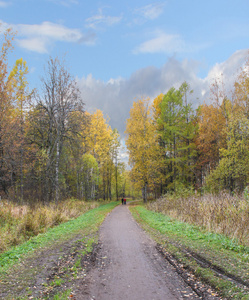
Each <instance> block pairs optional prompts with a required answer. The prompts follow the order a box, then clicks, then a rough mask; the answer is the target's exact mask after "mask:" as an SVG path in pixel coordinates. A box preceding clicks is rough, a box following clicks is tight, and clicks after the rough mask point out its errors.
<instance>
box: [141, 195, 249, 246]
mask: <svg viewBox="0 0 249 300" xmlns="http://www.w3.org/2000/svg"><path fill="white" fill-rule="evenodd" d="M146 207H147V208H148V209H149V210H152V211H155V212H161V213H163V214H166V215H168V216H170V217H172V218H175V219H178V220H180V221H183V222H187V223H190V224H194V225H198V226H201V227H204V228H205V229H207V230H208V231H210V232H215V233H221V234H224V235H226V236H228V237H230V238H232V239H237V240H238V241H239V242H240V243H241V244H243V245H246V246H249V200H248V198H247V197H245V196H244V195H242V196H237V195H230V194H229V193H225V192H223V193H220V194H219V195H213V194H206V195H204V196H198V195H193V194H192V195H191V194H187V195H185V194H171V195H167V196H165V197H162V198H160V199H158V200H156V201H152V202H149V203H148V204H147V205H146Z"/></svg>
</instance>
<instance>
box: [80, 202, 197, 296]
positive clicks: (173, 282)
mask: <svg viewBox="0 0 249 300" xmlns="http://www.w3.org/2000/svg"><path fill="white" fill-rule="evenodd" d="M100 245H101V248H100V250H99V252H98V254H97V262H96V265H95V268H93V269H92V270H91V272H90V274H89V278H88V280H87V284H86V285H85V286H84V287H82V288H80V289H79V290H78V291H77V294H76V295H75V296H76V297H75V298H76V299H95V300H122V299H125V300H140V299H141V300H158V299H160V300H161V299H162V300H175V299H200V298H199V297H198V296H197V295H196V294H195V293H194V292H193V291H192V289H191V288H190V287H189V286H187V285H186V284H185V283H184V282H183V280H182V279H181V278H180V277H179V276H178V274H177V273H176V272H175V271H174V269H173V267H172V266H171V265H170V264H169V263H167V261H165V259H164V258H163V257H162V256H161V255H160V254H159V253H158V251H157V250H156V248H155V246H156V244H155V242H154V241H152V240H151V239H150V238H149V237H148V235H146V234H145V232H144V231H143V230H142V229H141V228H140V227H139V226H138V225H137V223H136V222H135V220H134V219H133V217H132V216H131V213H130V211H129V209H128V208H127V207H126V206H121V205H120V206H118V207H116V208H115V209H114V210H113V211H112V213H111V214H110V215H109V216H108V217H107V218H106V219H105V221H104V223H103V225H102V227H101V229H100Z"/></svg>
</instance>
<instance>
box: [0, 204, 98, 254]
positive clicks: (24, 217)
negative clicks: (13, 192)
mask: <svg viewBox="0 0 249 300" xmlns="http://www.w3.org/2000/svg"><path fill="white" fill-rule="evenodd" d="M98 205H99V204H98V203H97V202H84V201H77V200H68V201H63V202H61V203H59V204H58V205H55V204H52V203H51V204H49V205H41V204H37V205H34V206H28V205H23V206H20V205H15V204H12V203H8V202H7V201H1V203H0V253H1V252H3V251H6V250H8V249H9V248H10V247H11V246H15V245H18V244H20V243H22V242H24V241H26V240H28V239H29V238H30V237H32V236H35V235H38V234H39V233H43V232H45V231H46V230H47V229H48V228H51V227H54V226H56V225H59V224H60V223H64V222H67V221H69V220H70V219H74V218H77V217H78V216H79V215H81V214H83V213H85V212H86V211H88V210H89V209H93V208H95V207H97V206H98Z"/></svg>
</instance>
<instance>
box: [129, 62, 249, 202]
mask: <svg viewBox="0 0 249 300" xmlns="http://www.w3.org/2000/svg"><path fill="white" fill-rule="evenodd" d="M248 66H249V62H246V64H245V67H244V68H243V69H242V70H241V72H240V75H239V76H238V78H237V80H236V82H235V83H234V89H233V92H232V93H230V94H231V96H230V97H228V95H227V94H226V92H225V89H224V83H222V82H218V80H217V79H216V80H215V81H214V83H213V84H212V85H211V87H210V92H211V93H210V94H211V98H212V99H206V102H207V103H209V104H205V103H204V104H202V105H200V106H199V107H198V108H197V109H193V106H192V104H191V95H192V91H191V88H190V86H189V85H188V84H187V83H186V82H184V83H183V84H182V85H181V86H180V87H179V88H178V89H176V88H174V87H172V88H171V89H170V90H169V91H168V92H167V93H166V94H165V95H163V94H160V95H159V96H158V97H156V98H155V99H154V101H153V103H152V104H151V101H150V99H140V100H138V101H136V102H134V103H133V107H132V108H131V110H130V118H129V119H128V121H127V128H126V133H127V135H128V138H127V148H128V151H129V159H130V164H131V166H132V170H131V176H132V178H133V180H134V183H135V185H136V187H138V188H141V189H142V191H143V199H144V201H145V202H146V201H147V195H150V196H151V197H153V198H158V197H159V196H161V195H164V194H166V193H168V192H177V191H179V190H183V189H185V190H190V191H193V192H194V191H195V192H197V191H198V192H200V193H203V192H205V191H206V192H212V193H213V192H214V193H217V192H220V191H223V190H227V191H229V192H230V193H241V192H243V191H247V184H248V181H249V110H248V108H249V99H248V92H249V76H248Z"/></svg>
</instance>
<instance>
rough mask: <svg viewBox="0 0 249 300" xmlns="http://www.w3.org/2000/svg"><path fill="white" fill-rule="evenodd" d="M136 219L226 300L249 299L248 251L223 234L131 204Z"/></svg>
mask: <svg viewBox="0 0 249 300" xmlns="http://www.w3.org/2000/svg"><path fill="white" fill-rule="evenodd" d="M130 210H131V212H132V214H133V216H134V218H135V219H136V220H137V221H138V222H139V223H140V224H141V226H142V227H143V228H144V229H145V230H146V231H147V232H148V233H149V234H150V235H151V236H152V237H153V238H154V239H155V240H156V242H157V243H158V244H160V247H161V250H162V252H163V253H165V255H166V256H167V255H172V256H173V258H174V259H176V260H177V262H178V263H180V264H181V265H183V267H184V269H187V270H191V271H192V272H193V273H194V274H195V276H196V277H197V278H198V279H200V280H201V281H203V282H205V283H208V284H209V285H210V286H211V287H213V288H214V289H215V290H216V291H217V292H218V293H219V295H220V296H222V297H226V298H227V299H243V300H246V299H249V248H248V247H244V246H242V245H240V244H239V243H238V242H236V241H235V240H232V239H229V238H227V237H225V236H223V235H220V234H215V233H211V232H207V231H205V230H204V229H202V228H200V227H197V226H194V225H190V224H187V223H184V222H179V221H177V220H174V219H171V218H170V217H168V216H166V215H164V214H161V213H156V212H153V211H149V210H147V209H146V208H145V207H144V206H143V205H136V204H134V205H130ZM200 217H201V216H200Z"/></svg>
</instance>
